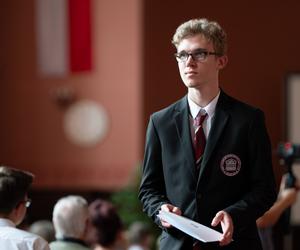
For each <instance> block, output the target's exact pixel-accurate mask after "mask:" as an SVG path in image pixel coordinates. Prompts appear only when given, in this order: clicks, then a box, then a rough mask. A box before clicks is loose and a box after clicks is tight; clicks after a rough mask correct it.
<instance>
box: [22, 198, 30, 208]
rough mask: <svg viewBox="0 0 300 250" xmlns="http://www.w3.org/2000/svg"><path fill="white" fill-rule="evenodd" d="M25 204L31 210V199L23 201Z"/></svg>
mask: <svg viewBox="0 0 300 250" xmlns="http://www.w3.org/2000/svg"><path fill="white" fill-rule="evenodd" d="M23 202H24V203H25V207H27V208H29V207H30V205H31V199H29V198H27V200H24V201H23Z"/></svg>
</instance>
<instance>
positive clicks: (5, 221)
mask: <svg viewBox="0 0 300 250" xmlns="http://www.w3.org/2000/svg"><path fill="white" fill-rule="evenodd" d="M0 227H16V225H15V224H14V223H13V222H12V221H11V220H9V219H4V218H0Z"/></svg>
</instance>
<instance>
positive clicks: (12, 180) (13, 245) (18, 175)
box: [0, 166, 49, 250]
mask: <svg viewBox="0 0 300 250" xmlns="http://www.w3.org/2000/svg"><path fill="white" fill-rule="evenodd" d="M33 178H34V176H33V175H32V174H31V173H29V172H25V171H21V170H18V169H14V168H10V167H6V166H1V167H0V249H18V250H29V249H30V250H48V249H49V246H48V243H47V242H46V241H45V240H44V239H42V238H41V237H39V236H37V235H35V234H32V233H29V232H26V231H23V230H20V229H17V228H16V226H17V225H19V224H20V223H21V222H22V221H23V219H24V217H25V215H26V211H27V208H28V207H29V206H30V203H31V200H30V199H29V198H28V196H27V194H28V190H29V188H30V185H31V184H32V181H33Z"/></svg>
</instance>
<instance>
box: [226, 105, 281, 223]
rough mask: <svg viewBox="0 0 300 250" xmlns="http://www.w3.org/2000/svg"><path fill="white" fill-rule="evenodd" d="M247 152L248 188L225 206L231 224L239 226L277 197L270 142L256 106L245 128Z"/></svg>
mask: <svg viewBox="0 0 300 250" xmlns="http://www.w3.org/2000/svg"><path fill="white" fill-rule="evenodd" d="M245 146H246V145H245ZM248 152H249V162H250V171H249V174H250V180H251V182H250V183H251V184H250V187H249V189H248V190H249V191H248V192H247V193H246V194H245V195H244V196H243V197H242V199H241V200H240V201H238V202H236V203H235V204H233V205H231V206H229V207H227V208H226V209H225V211H227V212H228V213H229V214H230V215H231V216H232V219H233V222H234V225H235V226H238V227H242V228H243V226H245V225H248V223H251V222H253V220H254V221H256V219H257V218H259V217H260V216H262V215H263V214H264V213H265V212H266V211H267V210H268V209H269V208H270V207H271V206H272V205H273V203H274V202H275V200H276V197H277V194H276V186H275V179H274V174H273V167H272V153H271V144H270V140H269V136H268V133H267V129H266V126H265V121H264V114H263V112H262V111H260V110H258V109H257V110H256V111H255V112H254V116H253V118H252V121H251V122H250V126H249V130H248Z"/></svg>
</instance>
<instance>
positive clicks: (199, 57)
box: [175, 49, 221, 62]
mask: <svg viewBox="0 0 300 250" xmlns="http://www.w3.org/2000/svg"><path fill="white" fill-rule="evenodd" d="M210 55H215V56H221V54H220V53H217V52H210V51H206V50H203V49H198V50H195V51H193V52H191V53H188V52H186V51H181V52H179V53H175V57H176V60H177V61H178V62H186V61H187V60H188V59H189V56H191V57H192V59H193V60H194V61H198V62H203V61H205V60H206V58H207V57H208V56H210Z"/></svg>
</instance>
